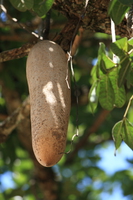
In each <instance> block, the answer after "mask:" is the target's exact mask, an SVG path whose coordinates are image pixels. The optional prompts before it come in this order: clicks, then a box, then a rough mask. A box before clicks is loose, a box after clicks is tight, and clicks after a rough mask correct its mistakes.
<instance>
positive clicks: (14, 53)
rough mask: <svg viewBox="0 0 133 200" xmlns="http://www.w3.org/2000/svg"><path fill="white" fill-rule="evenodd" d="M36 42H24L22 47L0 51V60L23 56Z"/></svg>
mask: <svg viewBox="0 0 133 200" xmlns="http://www.w3.org/2000/svg"><path fill="white" fill-rule="evenodd" d="M36 42H37V41H34V42H33V43H28V44H25V45H23V46H22V47H19V48H16V49H12V50H8V51H3V52H2V53H0V62H5V61H9V60H14V59H18V58H22V57H24V56H27V54H28V53H29V51H30V49H31V48H32V47H33V46H34V44H35V43H36Z"/></svg>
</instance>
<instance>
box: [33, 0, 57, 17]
mask: <svg viewBox="0 0 133 200" xmlns="http://www.w3.org/2000/svg"><path fill="white" fill-rule="evenodd" d="M53 3H54V0H35V2H34V6H33V10H34V11H35V12H36V13H37V14H38V16H39V17H43V16H44V15H46V14H47V12H48V11H49V10H50V8H51V7H52V5H53Z"/></svg>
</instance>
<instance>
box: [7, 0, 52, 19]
mask: <svg viewBox="0 0 133 200" xmlns="http://www.w3.org/2000/svg"><path fill="white" fill-rule="evenodd" d="M10 2H11V4H12V5H13V6H14V7H15V8H16V9H17V10H19V11H21V12H25V11H27V10H32V11H34V12H35V13H36V14H37V15H38V16H39V17H42V18H44V17H45V15H46V13H47V12H48V11H49V10H50V8H51V7H52V5H53V2H54V0H26V1H21V0H10Z"/></svg>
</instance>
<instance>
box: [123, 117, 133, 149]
mask: <svg viewBox="0 0 133 200" xmlns="http://www.w3.org/2000/svg"><path fill="white" fill-rule="evenodd" d="M123 130H124V131H123V133H122V139H123V141H124V142H125V143H126V144H127V145H128V146H129V147H130V148H131V149H132V150H133V125H132V124H131V123H130V122H129V121H128V119H126V118H125V119H124V123H123Z"/></svg>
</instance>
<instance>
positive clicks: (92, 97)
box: [88, 81, 99, 113]
mask: <svg viewBox="0 0 133 200" xmlns="http://www.w3.org/2000/svg"><path fill="white" fill-rule="evenodd" d="M98 83H99V81H95V82H94V83H93V84H92V87H91V89H90V92H89V96H88V98H89V107H90V110H91V112H92V113H94V112H95V110H96V108H97V105H98V96H99V87H98Z"/></svg>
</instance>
